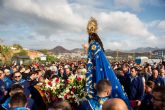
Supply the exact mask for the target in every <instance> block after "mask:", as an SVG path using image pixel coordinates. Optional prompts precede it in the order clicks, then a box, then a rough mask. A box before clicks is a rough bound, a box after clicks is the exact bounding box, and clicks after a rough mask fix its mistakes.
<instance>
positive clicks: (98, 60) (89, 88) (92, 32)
mask: <svg viewBox="0 0 165 110" xmlns="http://www.w3.org/2000/svg"><path fill="white" fill-rule="evenodd" d="M97 28H98V25H97V21H96V19H94V18H91V19H90V20H89V22H88V25H87V32H88V34H89V38H88V43H89V47H88V59H87V60H88V62H87V74H86V87H85V89H86V92H87V98H92V97H93V96H95V95H96V89H95V85H96V84H97V83H98V82H99V81H100V80H102V79H107V80H109V81H110V83H111V85H112V93H111V97H113V98H121V99H123V100H124V101H125V102H126V103H127V105H128V106H129V105H130V104H129V100H128V98H127V96H126V94H125V93H124V91H123V89H122V86H121V84H120V82H119V80H118V78H117V77H116V75H115V73H114V71H113V70H112V67H111V65H110V62H109V61H108V59H107V58H106V55H105V52H104V48H103V43H102V41H101V39H100V38H99V36H98V34H97Z"/></svg>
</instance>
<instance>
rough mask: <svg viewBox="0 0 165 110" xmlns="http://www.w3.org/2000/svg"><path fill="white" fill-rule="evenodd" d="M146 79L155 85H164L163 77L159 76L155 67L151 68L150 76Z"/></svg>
mask: <svg viewBox="0 0 165 110" xmlns="http://www.w3.org/2000/svg"><path fill="white" fill-rule="evenodd" d="M148 80H149V81H153V82H154V83H155V85H156V86H164V85H165V84H164V81H163V79H162V78H161V77H160V76H159V74H158V70H157V69H154V70H153V72H152V76H150V77H149V79H148Z"/></svg>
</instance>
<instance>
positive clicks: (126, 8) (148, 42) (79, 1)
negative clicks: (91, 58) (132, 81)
mask: <svg viewBox="0 0 165 110" xmlns="http://www.w3.org/2000/svg"><path fill="white" fill-rule="evenodd" d="M91 17H94V18H95V19H96V20H97V22H98V35H99V36H100V38H101V40H102V42H103V45H104V48H105V49H111V50H116V49H119V50H130V49H135V48H138V47H158V48H165V43H164V42H165V0H0V43H2V44H5V45H13V44H20V45H22V46H23V47H24V48H29V49H52V48H54V47H56V46H58V45H60V46H63V47H65V48H67V49H74V48H81V47H82V46H81V45H82V44H84V43H86V44H87V41H88V33H87V31H86V26H87V23H88V20H89V19H90V18H91Z"/></svg>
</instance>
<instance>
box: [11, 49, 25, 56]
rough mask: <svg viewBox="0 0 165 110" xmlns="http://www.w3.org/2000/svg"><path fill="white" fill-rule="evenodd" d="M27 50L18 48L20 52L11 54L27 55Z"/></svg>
mask: <svg viewBox="0 0 165 110" xmlns="http://www.w3.org/2000/svg"><path fill="white" fill-rule="evenodd" d="M27 55H28V52H27V51H26V50H20V52H18V53H15V54H14V55H13V56H27Z"/></svg>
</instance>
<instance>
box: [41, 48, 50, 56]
mask: <svg viewBox="0 0 165 110" xmlns="http://www.w3.org/2000/svg"><path fill="white" fill-rule="evenodd" d="M39 51H40V52H42V53H43V54H45V55H48V50H47V49H41V50H39Z"/></svg>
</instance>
